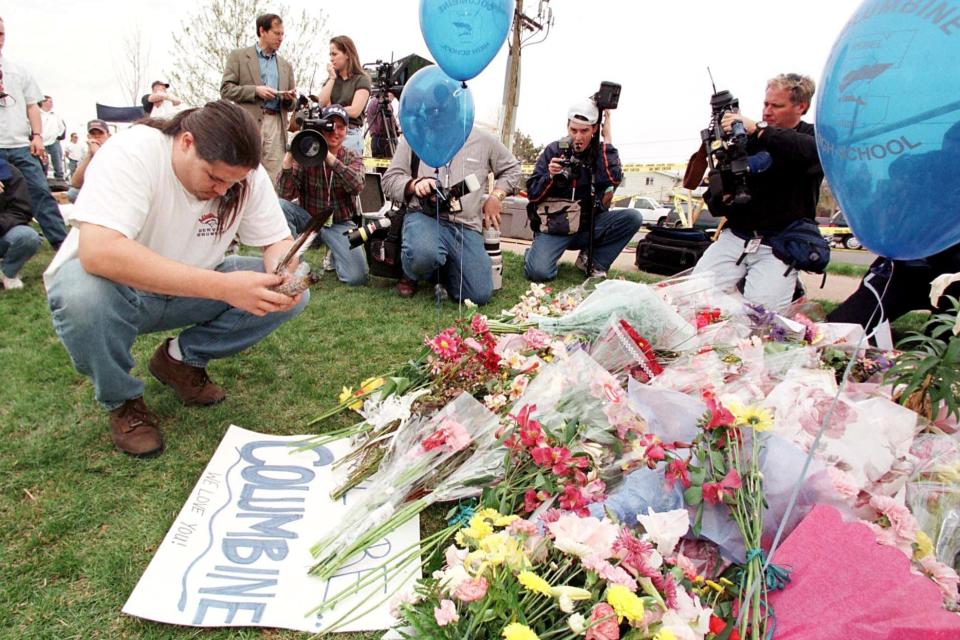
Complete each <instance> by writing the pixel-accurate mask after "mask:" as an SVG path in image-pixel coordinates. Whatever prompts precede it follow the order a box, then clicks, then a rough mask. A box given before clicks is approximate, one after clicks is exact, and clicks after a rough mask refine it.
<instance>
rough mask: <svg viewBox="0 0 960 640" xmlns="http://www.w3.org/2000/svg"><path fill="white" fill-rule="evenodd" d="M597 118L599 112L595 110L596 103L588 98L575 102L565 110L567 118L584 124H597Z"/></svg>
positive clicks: (598, 117)
mask: <svg viewBox="0 0 960 640" xmlns="http://www.w3.org/2000/svg"><path fill="white" fill-rule="evenodd" d="M599 119H600V112H599V111H597V105H596V104H594V102H593V100H591V99H590V98H585V99H583V100H581V101H580V102H577V103H575V104H574V105H573V106H571V107H570V111H568V112H567V120H575V121H576V122H583V123H584V124H597V120H599Z"/></svg>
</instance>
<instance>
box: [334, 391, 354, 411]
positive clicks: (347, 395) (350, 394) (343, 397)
mask: <svg viewBox="0 0 960 640" xmlns="http://www.w3.org/2000/svg"><path fill="white" fill-rule="evenodd" d="M352 397H353V389H351V388H350V387H343V388H342V389H341V391H340V395H339V396H338V397H337V400H339V401H340V404H343V403H344V402H346V401H347V400H349V399H350V398H352ZM352 408H353V407H351V409H352Z"/></svg>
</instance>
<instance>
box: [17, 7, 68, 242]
mask: <svg viewBox="0 0 960 640" xmlns="http://www.w3.org/2000/svg"><path fill="white" fill-rule="evenodd" d="M5 37H6V28H5V27H4V23H3V18H0V158H3V159H4V160H6V161H7V162H9V163H10V164H12V165H13V166H15V167H16V168H17V169H19V170H20V173H22V174H23V177H24V179H25V180H26V181H27V193H28V194H29V196H30V206H31V207H32V208H33V217H34V218H36V220H37V222H38V223H39V224H40V229H41V231H43V235H44V236H45V237H46V238H47V241H48V242H49V243H50V245H51V246H53V248H54V249H57V248H59V247H60V243H62V242H63V239H64V238H66V237H67V228H66V226H65V225H64V224H63V218H62V217H60V209H59V208H58V207H57V201H56V200H54V199H53V195H52V194H51V193H50V185H49V184H48V183H47V176H46V172H45V171H44V169H43V165H42V164H41V163H40V158H42V157H44V154H45V153H46V152H45V150H44V148H43V131H42V125H41V122H40V106H39V103H40V102H41V101H43V92H42V91H40V87H39V86H37V82H36V80H34V79H33V76H32V75H30V72H29V71H27V69H25V68H24V67H22V66H20V65H19V64H18V63H16V62H14V61H13V60H11V59H10V58H8V57H7V56H6V55H4V53H3V44H4V40H5Z"/></svg>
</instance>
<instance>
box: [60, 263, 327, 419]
mask: <svg viewBox="0 0 960 640" xmlns="http://www.w3.org/2000/svg"><path fill="white" fill-rule="evenodd" d="M217 271H221V272H231V271H260V272H263V260H262V259H260V258H255V257H242V256H228V257H227V258H226V259H225V260H224V261H223V263H222V264H221V265H220V266H219V267H217ZM309 293H310V292H309V291H305V292H304V295H303V299H302V300H301V301H300V304H298V305H297V306H296V307H294V308H293V309H291V310H290V311H284V312H277V313H268V314H266V315H264V316H255V315H253V314H252V313H247V312H246V311H243V310H241V309H237V308H235V307H231V306H230V305H229V304H227V303H226V302H222V301H220V300H209V299H206V298H185V297H176V296H166V295H160V294H156V293H148V292H146V291H140V290H138V289H134V288H132V287H128V286H126V285H122V284H118V283H116V282H113V281H111V280H107V279H106V278H101V277H98V276H93V275H90V274H89V273H87V272H86V271H84V269H83V267H82V266H81V265H80V260H79V259H73V260H70V261H68V262H66V263H65V264H64V265H63V266H61V267H60V269H59V270H58V271H57V273H56V274H55V275H54V278H53V282H52V283H51V284H50V288H49V290H48V291H47V298H48V302H49V304H50V311H51V312H52V315H53V328H54V329H55V330H56V332H57V335H58V336H60V340H62V341H63V345H64V346H65V347H66V349H67V352H68V353H69V354H70V359H71V360H72V361H73V365H74V366H75V367H76V368H77V371H79V372H80V373H82V374H84V375H86V376H89V377H90V378H91V379H92V381H93V388H94V392H95V396H96V398H97V401H98V402H99V403H100V404H102V405H103V407H104V408H105V409H107V410H108V411H112V410H113V409H116V408H117V407H119V406H120V405H122V404H123V403H124V402H126V401H127V400H132V399H134V398H139V397H141V396H142V395H143V382H142V381H140V380H139V379H137V378H134V377H133V376H131V375H130V370H131V369H133V365H134V361H133V356H132V355H131V354H130V348H131V347H132V346H133V342H134V340H135V339H136V337H137V336H138V335H140V334H141V333H153V332H155V331H168V330H170V329H176V328H179V327H188V328H187V329H184V330H183V331H182V332H181V333H180V337H179V342H180V351H181V352H182V353H183V361H184V362H186V363H187V364H189V365H193V366H195V367H205V366H207V362H209V361H210V360H213V359H216V358H226V357H229V356H232V355H234V354H235V353H239V352H240V351H243V350H244V349H246V348H247V347H250V346H253V345H255V344H256V343H258V342H260V341H261V340H263V339H264V338H266V337H267V336H268V335H270V333H271V332H273V330H274V329H276V328H277V327H279V326H280V325H282V324H283V323H284V322H286V321H287V320H290V319H292V318H293V317H295V316H296V315H297V314H298V313H300V312H301V311H303V308H304V307H305V306H306V305H307V301H308V300H309V299H310V295H309Z"/></svg>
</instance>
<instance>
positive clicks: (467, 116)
mask: <svg viewBox="0 0 960 640" xmlns="http://www.w3.org/2000/svg"><path fill="white" fill-rule="evenodd" d="M400 126H401V128H402V129H403V137H404V138H406V140H407V143H408V144H409V145H410V146H411V147H412V148H413V150H414V151H416V152H417V155H418V156H420V159H421V160H422V161H423V162H424V163H425V164H426V165H428V166H431V167H434V168H437V167H442V166H443V165H445V164H447V163H448V162H450V161H451V160H452V159H453V156H455V155H457V151H459V150H460V147H462V146H463V143H464V142H466V141H467V137H468V136H469V135H470V130H471V129H473V94H471V93H470V89H468V88H467V87H464V86H461V84H460V83H459V82H458V81H456V80H454V79H453V78H451V77H450V76H448V75H447V74H445V73H444V72H443V70H442V69H441V68H440V67H437V66H435V65H431V66H429V67H424V68H423V69H420V71H417V72H416V73H415V74H413V75H412V76H411V77H410V80H408V81H407V84H406V86H405V87H404V88H403V93H402V94H401V96H400Z"/></svg>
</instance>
